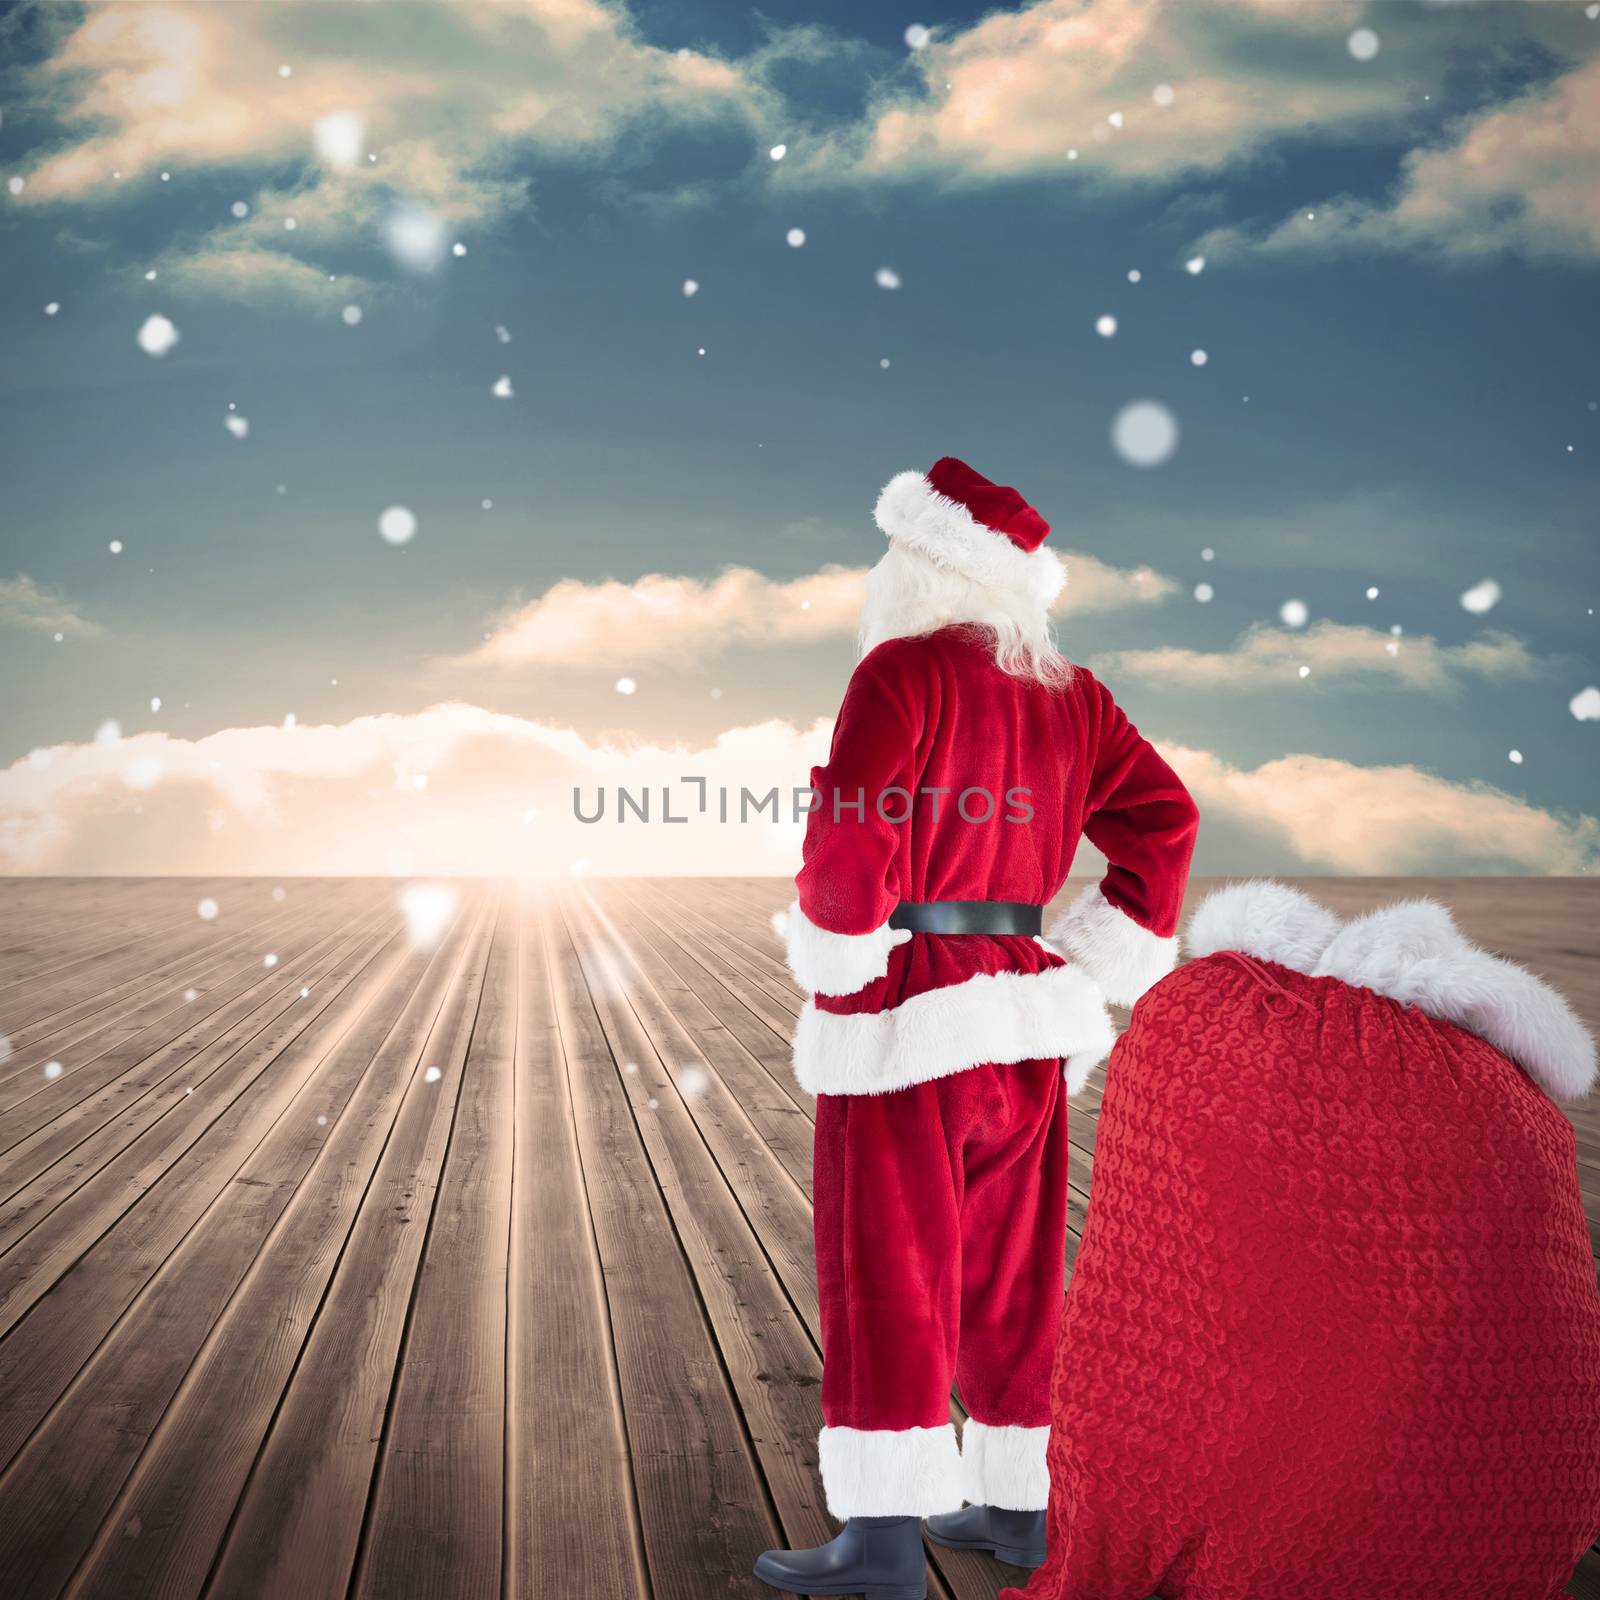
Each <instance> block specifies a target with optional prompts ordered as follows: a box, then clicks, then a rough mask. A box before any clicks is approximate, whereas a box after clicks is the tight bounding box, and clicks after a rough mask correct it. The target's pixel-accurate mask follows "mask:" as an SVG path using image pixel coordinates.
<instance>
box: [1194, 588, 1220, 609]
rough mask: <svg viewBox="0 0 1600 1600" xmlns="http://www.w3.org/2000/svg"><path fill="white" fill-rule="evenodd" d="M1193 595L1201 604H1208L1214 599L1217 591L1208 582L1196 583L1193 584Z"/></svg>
mask: <svg viewBox="0 0 1600 1600" xmlns="http://www.w3.org/2000/svg"><path fill="white" fill-rule="evenodd" d="M1194 597H1195V599H1196V600H1198V601H1199V602H1200V604H1201V605H1203V606H1204V605H1210V603H1211V602H1212V601H1213V600H1214V599H1216V597H1217V591H1216V590H1215V589H1213V588H1212V587H1211V585H1210V584H1209V583H1197V584H1196V585H1195V586H1194Z"/></svg>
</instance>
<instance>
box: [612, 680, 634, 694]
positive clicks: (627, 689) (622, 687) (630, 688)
mask: <svg viewBox="0 0 1600 1600" xmlns="http://www.w3.org/2000/svg"><path fill="white" fill-rule="evenodd" d="M638 688H639V685H638V684H637V683H635V682H634V680H633V679H632V678H618V679H617V693H618V694H635V693H637V692H638Z"/></svg>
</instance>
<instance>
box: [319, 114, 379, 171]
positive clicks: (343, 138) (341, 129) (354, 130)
mask: <svg viewBox="0 0 1600 1600" xmlns="http://www.w3.org/2000/svg"><path fill="white" fill-rule="evenodd" d="M311 136H312V142H313V143H314V144H315V146H316V151H317V154H318V155H319V156H321V157H322V159H323V160H324V161H326V162H327V163H328V165H329V166H331V167H353V166H354V165H355V164H356V163H357V162H358V161H359V160H360V159H361V146H362V145H363V144H364V143H365V142H366V137H367V130H366V128H365V127H364V126H363V125H362V121H361V118H360V117H358V116H357V115H356V114H355V112H353V111H334V112H330V113H329V114H328V115H327V116H325V117H319V118H318V119H317V120H316V122H315V123H314V124H313V125H312V129H311Z"/></svg>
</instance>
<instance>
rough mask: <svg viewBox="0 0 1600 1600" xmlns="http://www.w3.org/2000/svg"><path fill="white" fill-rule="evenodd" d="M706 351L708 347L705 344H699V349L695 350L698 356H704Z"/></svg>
mask: <svg viewBox="0 0 1600 1600" xmlns="http://www.w3.org/2000/svg"><path fill="white" fill-rule="evenodd" d="M705 353H706V347H705V346H704V345H700V346H699V347H698V348H697V349H696V350H695V354H696V355H697V356H703V355H704V354H705Z"/></svg>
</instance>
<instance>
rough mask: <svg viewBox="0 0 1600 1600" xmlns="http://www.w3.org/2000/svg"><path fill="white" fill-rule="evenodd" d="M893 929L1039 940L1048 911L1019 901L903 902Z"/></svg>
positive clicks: (899, 906)
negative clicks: (999, 934)
mask: <svg viewBox="0 0 1600 1600" xmlns="http://www.w3.org/2000/svg"><path fill="white" fill-rule="evenodd" d="M889 926H890V927H891V928H909V929H910V930H911V931H912V932H913V933H1020V934H1023V935H1025V936H1027V937H1029V938H1035V937H1037V936H1038V935H1039V934H1040V933H1041V932H1042V931H1043V929H1044V907H1043V906H1030V905H1024V904H1022V903H1021V902H1020V901H1016V900H921V901H918V900H902V901H901V902H900V904H899V905H897V906H896V907H895V908H894V913H893V915H891V916H890V918H889Z"/></svg>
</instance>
